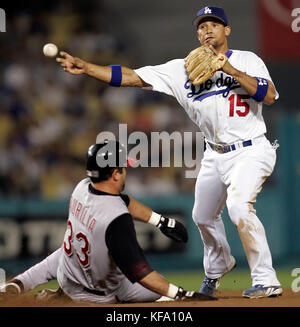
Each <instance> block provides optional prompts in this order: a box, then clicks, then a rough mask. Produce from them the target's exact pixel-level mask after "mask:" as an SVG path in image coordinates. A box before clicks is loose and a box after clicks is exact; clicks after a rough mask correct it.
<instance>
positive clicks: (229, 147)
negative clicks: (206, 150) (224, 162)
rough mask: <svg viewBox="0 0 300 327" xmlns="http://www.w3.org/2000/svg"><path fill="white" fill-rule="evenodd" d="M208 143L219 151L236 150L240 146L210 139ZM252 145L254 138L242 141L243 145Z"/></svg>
mask: <svg viewBox="0 0 300 327" xmlns="http://www.w3.org/2000/svg"><path fill="white" fill-rule="evenodd" d="M207 143H208V145H209V146H210V148H211V149H212V150H214V151H216V152H218V153H227V152H230V151H234V150H236V149H237V148H238V147H237V146H236V145H235V144H231V145H221V144H213V143H211V142H209V141H207ZM251 145H252V140H247V141H243V142H242V143H241V146H242V147H243V148H244V147H247V146H251Z"/></svg>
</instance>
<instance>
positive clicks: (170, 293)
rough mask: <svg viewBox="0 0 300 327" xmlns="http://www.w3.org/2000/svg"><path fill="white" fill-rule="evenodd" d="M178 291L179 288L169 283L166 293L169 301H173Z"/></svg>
mask: <svg viewBox="0 0 300 327" xmlns="http://www.w3.org/2000/svg"><path fill="white" fill-rule="evenodd" d="M178 291H179V287H178V286H175V285H174V284H171V283H170V284H169V289H168V293H167V297H170V298H171V299H175V297H176V295H177V293H178Z"/></svg>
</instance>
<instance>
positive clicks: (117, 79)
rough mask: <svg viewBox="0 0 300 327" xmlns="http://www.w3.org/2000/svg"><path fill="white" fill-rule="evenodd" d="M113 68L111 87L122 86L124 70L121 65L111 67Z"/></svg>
mask: <svg viewBox="0 0 300 327" xmlns="http://www.w3.org/2000/svg"><path fill="white" fill-rule="evenodd" d="M110 67H111V80H110V82H109V85H110V86H121V83H122V68H121V65H110Z"/></svg>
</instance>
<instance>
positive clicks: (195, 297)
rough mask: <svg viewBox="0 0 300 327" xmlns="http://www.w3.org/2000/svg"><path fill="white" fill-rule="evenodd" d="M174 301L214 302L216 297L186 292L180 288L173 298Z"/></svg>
mask: <svg viewBox="0 0 300 327" xmlns="http://www.w3.org/2000/svg"><path fill="white" fill-rule="evenodd" d="M175 300H182V301H215V300H217V298H216V297H213V296H210V295H205V294H202V293H199V292H195V291H186V290H184V289H183V288H182V287H179V288H178V292H177V294H176V296H175Z"/></svg>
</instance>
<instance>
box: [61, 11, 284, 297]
mask: <svg viewBox="0 0 300 327" xmlns="http://www.w3.org/2000/svg"><path fill="white" fill-rule="evenodd" d="M193 24H194V25H195V27H196V31H197V38H198V39H199V42H200V44H201V45H202V46H207V47H209V49H210V50H211V51H213V53H214V55H215V56H219V55H220V54H221V59H220V60H222V61H223V66H222V68H221V69H218V70H216V71H215V72H214V73H213V74H211V76H210V78H209V79H208V80H206V82H205V83H202V84H199V85H197V84H196V83H194V80H193V79H191V78H189V76H190V75H188V73H187V70H186V66H187V65H188V66H189V65H190V62H189V60H190V56H188V57H187V58H186V59H175V60H171V61H169V62H167V63H165V64H162V65H157V66H146V67H142V68H139V69H135V70H133V69H130V68H128V67H121V66H119V65H111V66H98V65H95V64H92V63H88V62H85V61H84V60H82V59H79V58H76V57H72V56H71V55H70V54H68V53H66V52H64V51H62V52H61V53H60V54H61V57H60V58H57V61H58V62H59V63H61V65H62V67H63V68H64V70H65V71H67V72H69V73H71V74H75V75H76V74H87V75H89V76H92V77H95V78H97V79H99V80H100V81H102V82H105V83H108V84H109V85H112V86H116V87H118V86H136V87H141V88H144V89H150V90H154V91H158V92H162V93H165V94H168V95H171V96H173V97H175V98H176V99H177V100H178V102H179V104H180V105H181V106H182V107H183V108H184V109H185V111H186V113H187V114H188V116H189V117H190V119H191V120H192V121H193V122H194V123H195V124H197V125H198V126H199V128H200V130H201V131H202V132H203V134H204V136H205V142H206V151H205V153H204V158H203V161H202V166H201V169H200V172H199V176H198V178H197V181H196V186H195V203H194V208H193V213H192V214H193V220H194V222H195V223H196V225H197V226H198V228H199V231H200V235H201V238H202V240H203V244H204V269H205V279H204V281H203V284H202V286H201V289H200V290H201V292H203V293H205V294H210V295H211V294H213V293H214V292H215V290H216V289H217V288H218V286H219V284H220V279H221V277H222V276H223V275H224V274H225V273H227V272H229V271H230V270H232V269H233V268H234V267H235V264H236V262H235V259H234V258H233V256H232V255H231V251H230V247H229V244H228V242H227V239H226V235H225V230H224V225H223V222H222V219H221V213H222V210H223V208H224V206H225V204H226V205H227V208H228V212H229V216H230V218H231V220H232V222H233V224H234V225H235V226H236V228H237V230H238V233H239V236H240V239H241V241H242V244H243V247H244V250H245V253H246V256H247V260H248V263H249V267H250V270H251V277H252V287H251V288H249V289H247V290H245V291H244V292H243V296H245V297H249V298H257V297H269V296H278V295H280V294H282V288H281V285H280V282H279V281H278V279H277V277H276V273H275V270H274V269H273V266H272V258H271V253H270V249H269V246H268V243H267V239H266V235H265V230H264V227H263V225H262V223H261V222H260V220H259V219H258V217H257V216H256V212H255V209H254V203H255V202H256V197H257V195H258V193H259V192H260V191H261V189H262V185H263V183H264V181H265V180H266V178H267V177H268V176H269V175H270V174H271V173H272V171H273V168H274V165H275V161H276V146H275V145H273V146H272V145H271V144H270V142H269V141H268V140H267V138H266V137H265V133H266V126H265V123H264V119H263V116H262V107H263V103H266V104H268V105H271V104H272V103H274V101H275V100H276V99H278V97H279V95H278V93H277V91H276V89H275V86H274V84H273V82H272V79H271V77H270V75H269V72H268V70H267V68H266V66H265V64H264V62H263V61H262V59H261V58H259V57H258V56H257V55H256V54H254V53H253V52H250V51H240V50H232V49H229V48H228V42H227V41H228V40H227V38H228V37H229V35H230V33H231V28H230V26H229V23H228V19H227V16H226V14H225V12H224V9H223V8H221V7H216V6H207V7H205V8H202V9H201V10H200V11H198V13H197V15H196V18H195V20H194V22H193ZM196 66H197V65H196ZM201 76H202V75H201Z"/></svg>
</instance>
